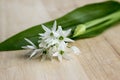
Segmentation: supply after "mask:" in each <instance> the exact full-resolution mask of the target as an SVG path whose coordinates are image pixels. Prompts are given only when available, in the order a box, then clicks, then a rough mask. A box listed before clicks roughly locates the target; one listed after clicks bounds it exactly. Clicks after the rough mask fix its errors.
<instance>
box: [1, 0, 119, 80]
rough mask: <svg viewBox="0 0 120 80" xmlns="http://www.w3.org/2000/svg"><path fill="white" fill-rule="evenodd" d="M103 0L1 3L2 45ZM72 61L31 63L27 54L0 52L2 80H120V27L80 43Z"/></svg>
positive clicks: (35, 0)
mask: <svg viewBox="0 0 120 80" xmlns="http://www.w3.org/2000/svg"><path fill="white" fill-rule="evenodd" d="M100 1H103V0H0V42H1V41H3V40H5V39H7V38H8V37H10V36H12V35H14V34H16V33H18V32H20V31H22V30H25V29H27V28H29V27H30V26H33V25H36V24H40V23H43V22H46V21H49V20H52V19H55V18H58V17H60V16H62V15H64V14H66V13H67V12H69V11H71V10H73V9H75V8H76V7H79V6H83V5H85V4H87V3H94V2H100ZM74 45H76V46H78V47H79V48H80V50H81V52H82V53H81V54H80V55H79V56H73V59H72V60H70V61H66V60H63V62H62V63H60V62H58V61H57V60H54V61H53V62H51V61H44V62H40V60H39V59H33V60H28V59H26V58H25V57H24V55H25V54H26V52H27V51H11V52H0V80H120V24H118V25H115V27H113V28H111V29H109V30H107V31H106V32H105V33H103V34H101V35H100V36H98V37H95V38H90V39H84V40H77V41H76V42H75V43H74Z"/></svg>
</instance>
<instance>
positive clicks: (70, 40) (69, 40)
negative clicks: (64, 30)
mask: <svg viewBox="0 0 120 80" xmlns="http://www.w3.org/2000/svg"><path fill="white" fill-rule="evenodd" d="M64 41H65V42H74V40H72V39H70V38H65V39H64Z"/></svg>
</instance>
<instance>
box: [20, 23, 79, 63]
mask: <svg viewBox="0 0 120 80" xmlns="http://www.w3.org/2000/svg"><path fill="white" fill-rule="evenodd" d="M41 26H42V28H43V30H44V31H45V32H44V33H39V38H40V39H39V40H38V42H39V43H38V45H37V46H38V47H37V46H36V45H35V44H34V43H33V42H32V41H30V40H29V39H27V38H25V40H26V41H27V42H28V43H29V44H30V45H26V46H23V47H22V48H24V49H30V50H32V53H31V55H30V58H32V57H33V56H35V55H39V56H41V61H43V60H45V59H52V58H53V57H57V58H58V60H59V61H60V62H61V61H62V58H64V59H70V56H69V55H70V53H71V52H72V53H75V54H79V53H80V50H79V48H77V47H76V46H71V47H68V43H69V42H74V40H72V39H70V38H68V36H69V35H70V33H71V29H69V30H62V27H61V26H58V27H57V22H56V21H55V22H54V24H53V27H52V28H51V29H50V28H48V27H46V26H45V25H41Z"/></svg>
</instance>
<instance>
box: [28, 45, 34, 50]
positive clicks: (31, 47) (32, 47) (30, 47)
mask: <svg viewBox="0 0 120 80" xmlns="http://www.w3.org/2000/svg"><path fill="white" fill-rule="evenodd" d="M27 47H28V48H29V49H36V47H34V46H30V45H27Z"/></svg>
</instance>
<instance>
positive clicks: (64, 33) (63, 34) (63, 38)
mask: <svg viewBox="0 0 120 80" xmlns="http://www.w3.org/2000/svg"><path fill="white" fill-rule="evenodd" d="M70 32H71V29H69V30H67V31H63V30H62V27H61V26H58V30H57V33H58V34H59V36H58V40H59V42H63V41H64V42H74V41H73V40H72V39H70V38H68V36H69V35H70Z"/></svg>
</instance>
